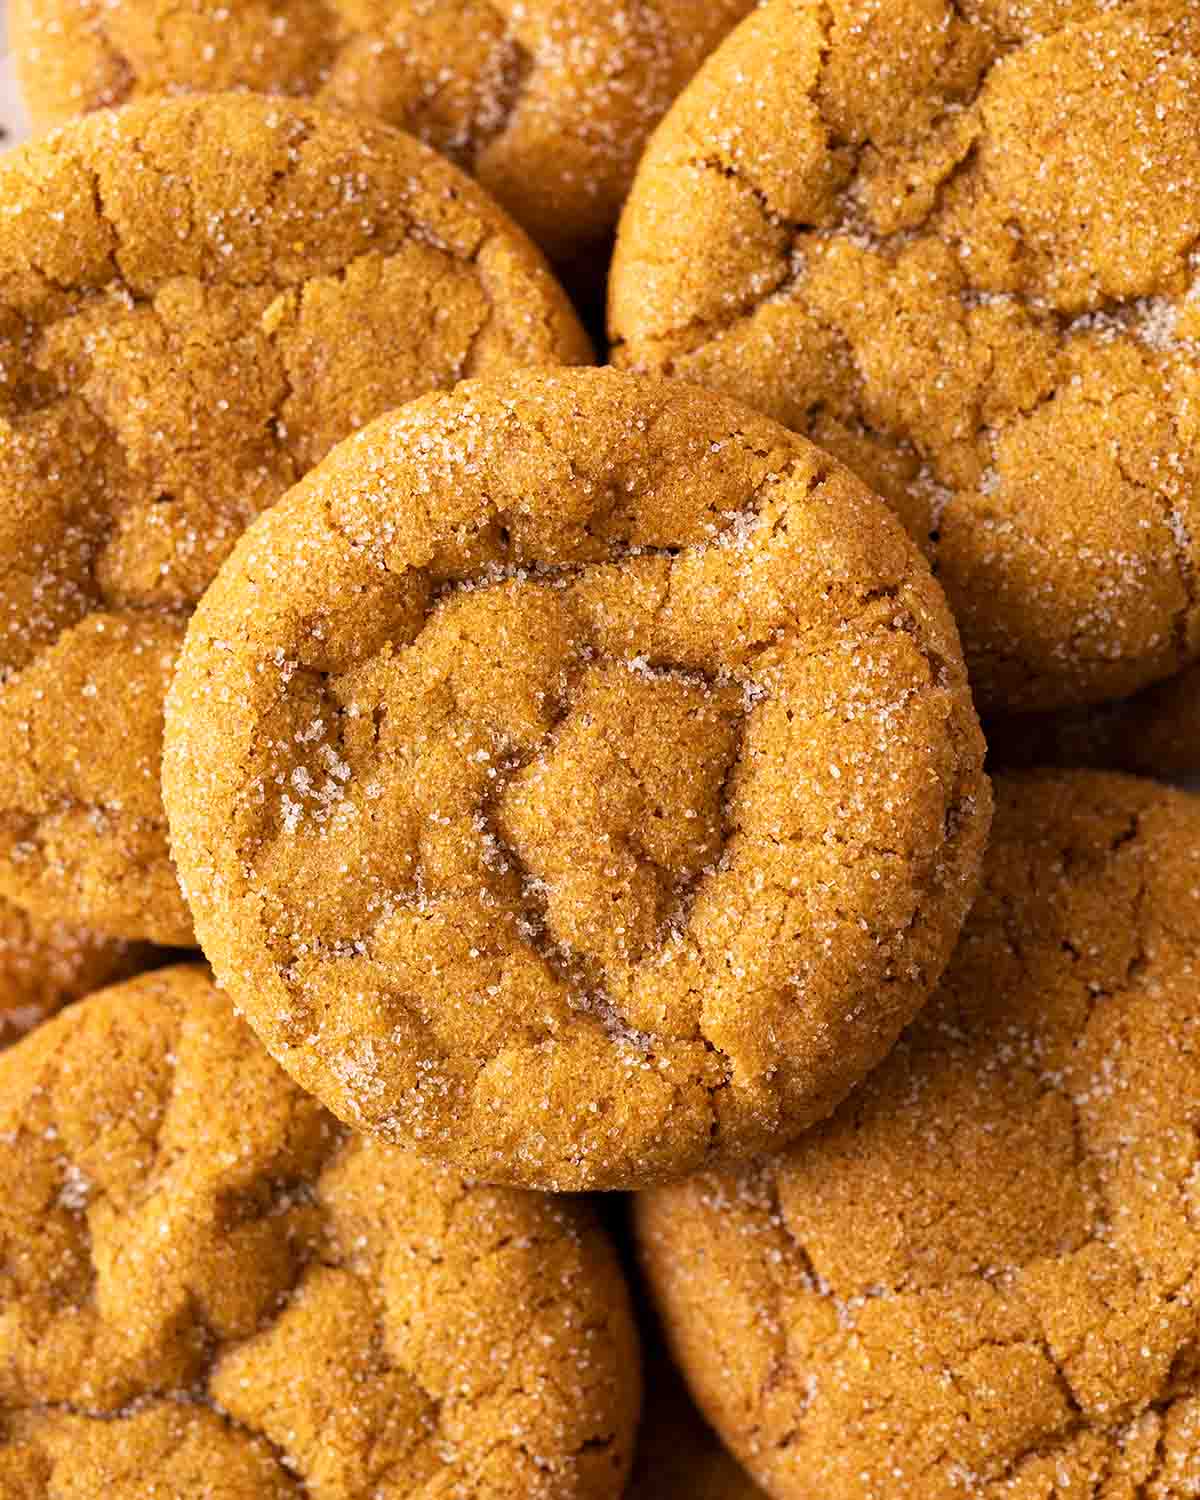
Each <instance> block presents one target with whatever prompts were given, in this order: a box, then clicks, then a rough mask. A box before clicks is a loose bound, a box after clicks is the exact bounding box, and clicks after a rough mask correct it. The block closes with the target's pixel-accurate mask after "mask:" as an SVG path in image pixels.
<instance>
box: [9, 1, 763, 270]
mask: <svg viewBox="0 0 1200 1500" xmlns="http://www.w3.org/2000/svg"><path fill="white" fill-rule="evenodd" d="M754 3H755V0H709V3H707V4H701V3H699V0H631V3H629V0H627V3H622V4H617V3H616V0H590V3H589V4H587V5H577V4H572V3H570V0H528V3H523V4H516V3H514V0H502V3H497V0H375V3H371V4H362V3H357V0H335V3H334V4H332V5H326V4H323V3H319V0H277V3H272V4H254V5H246V4H242V5H236V6H232V7H231V6H229V5H225V4H221V3H219V0H192V3H190V4H189V5H187V6H186V7H183V8H181V7H178V6H173V5H171V4H168V3H165V0H118V3H116V4H112V3H104V0H20V3H18V4H15V5H14V6H13V7H12V8H11V15H12V19H11V22H10V36H11V38H12V44H13V48H14V51H15V53H16V58H17V68H18V72H19V75H20V78H21V81H22V85H23V88H24V91H25V96H26V99H27V101H28V103H29V106H30V108H31V111H32V113H33V115H34V118H35V120H37V121H38V122H39V123H40V124H43V125H48V124H53V123H57V122H59V121H62V120H64V119H66V118H68V117H69V116H71V115H74V114H78V113H80V112H82V111H85V110H91V109H96V108H98V107H100V106H101V105H110V104H119V103H123V102H125V101H126V100H129V99H133V98H139V97H142V96H145V95H146V94H150V93H155V92H161V91H166V92H172V93H177V92H179V91H181V90H189V91H190V90H212V89H230V88H249V89H258V90H261V91H263V92H265V93H270V94H291V95H301V96H304V97H306V98H311V99H314V100H315V101H316V102H318V103H320V104H327V105H332V106H335V107H337V108H340V109H346V110H350V111H353V112H354V113H356V114H359V115H365V116H369V117H372V118H375V119H379V120H383V121H384V122H385V123H387V124H389V125H396V126H399V127H401V128H402V129H404V130H409V131H411V132H412V133H413V134H414V135H417V136H420V137H421V139H422V140H425V141H427V142H428V143H429V145H431V146H433V147H435V148H436V149H437V150H438V151H441V152H444V153H445V154H446V155H447V156H449V157H450V158H451V159H452V160H454V161H456V162H457V163H458V164H459V165H460V166H461V167H463V168H464V169H465V170H467V171H469V172H470V173H472V175H473V176H475V177H477V178H478V179H479V181H480V182H482V183H483V185H484V186H485V187H486V188H487V189H488V190H489V191H490V192H491V193H493V194H494V195H495V197H496V198H497V199H498V200H499V201H500V202H501V203H502V204H503V205H504V207H505V208H507V209H508V211H509V213H511V214H512V216H513V217H514V218H515V219H516V220H517V221H518V222H519V223H520V224H522V225H524V227H525V228H526V229H527V230H528V231H529V233H530V234H531V235H532V236H533V237H534V239H536V240H538V241H540V243H541V244H542V245H543V246H544V247H545V249H546V250H547V251H548V252H549V253H550V254H551V255H553V256H555V257H556V258H558V259H563V260H567V259H575V258H577V257H579V256H581V255H582V254H583V253H585V252H586V251H587V250H588V249H589V248H591V247H593V246H594V245H595V244H596V243H597V242H598V241H600V240H602V239H603V238H604V237H605V236H607V235H608V234H609V232H610V231H611V229H612V227H613V225H614V224H615V223H616V220H617V214H618V212H619V210H620V207H621V203H622V201H623V199H624V197H625V194H626V193H627V192H628V190H629V184H630V182H631V181H632V179H633V172H634V167H635V166H636V164H637V159H638V156H639V155H640V154H641V150H642V147H643V146H644V145H645V143H646V139H647V137H648V136H649V134H650V131H651V129H652V128H653V126H654V125H655V124H656V123H657V122H658V120H659V119H660V117H661V116H662V115H663V113H664V112H665V110H666V108H667V106H668V105H669V104H670V102H671V100H672V99H673V98H674V97H675V95H676V94H677V93H678V92H679V90H680V89H681V88H682V87H683V85H684V84H685V83H686V82H687V80H688V79H689V78H690V77H691V75H692V74H693V73H694V72H695V70H696V67H697V65H698V64H699V62H700V61H701V59H702V58H703V57H704V56H705V55H706V54H707V53H708V52H709V51H710V50H711V49H712V48H713V47H714V46H715V45H716V44H717V42H718V41H720V39H721V38H722V37H723V36H724V35H725V33H726V32H727V31H728V30H729V29H730V27H732V26H733V25H734V24H735V23H736V22H737V21H740V20H741V18H742V17H743V16H744V15H746V13H747V12H748V11H749V10H750V9H751V8H752V6H753V4H754Z"/></svg>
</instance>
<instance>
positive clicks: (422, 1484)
mask: <svg viewBox="0 0 1200 1500" xmlns="http://www.w3.org/2000/svg"><path fill="white" fill-rule="evenodd" d="M0 1173H2V1175H3V1181H4V1183H5V1190H4V1194H3V1196H2V1200H0V1497H3V1500H18V1497H19V1500H66V1497H75V1496H78V1497H80V1500H83V1497H87V1500H95V1497H96V1496H99V1495H105V1496H112V1500H135V1497H139V1500H140V1497H142V1496H145V1495H147V1494H149V1493H150V1490H149V1489H148V1488H147V1484H148V1482H149V1481H148V1476H152V1478H153V1481H154V1484H153V1485H152V1486H151V1488H153V1489H154V1493H156V1494H159V1493H161V1494H164V1495H170V1496H171V1497H173V1500H209V1497H212V1496H220V1497H221V1500H241V1497H246V1500H250V1497H255V1500H258V1497H263V1496H266V1497H271V1500H275V1497H280V1500H282V1497H287V1500H302V1497H309V1500H418V1497H422V1500H442V1497H450V1496H452V1495H460V1494H462V1495H466V1494H469V1495H471V1496H473V1497H474V1496H477V1497H479V1500H528V1497H534V1500H571V1497H577V1500H612V1497H613V1496H615V1495H617V1494H619V1493H620V1490H621V1486H622V1484H623V1482H624V1478H625V1474H626V1471H627V1469H628V1465H629V1455H630V1449H631V1446H632V1436H633V1427H634V1424H635V1421H636V1415H637V1407H638V1402H639V1398H640V1391H639V1376H638V1356H637V1348H636V1339H635V1334H634V1330H633V1323H632V1318H631V1314H630V1310H629V1306H628V1298H627V1294H626V1291H625V1287H624V1283H623V1281H622V1278H621V1274H620V1271H619V1269H618V1266H617V1263H616V1259H615V1256H614V1254H613V1252H612V1249H611V1246H610V1245H609V1244H608V1243H607V1241H606V1240H605V1238H604V1236H603V1235H602V1233H601V1232H600V1230H599V1229H598V1228H597V1227H596V1225H595V1223H594V1222H593V1220H592V1218H591V1216H590V1214H589V1212H588V1210H587V1209H586V1208H585V1207H584V1206H583V1205H581V1204H578V1203H575V1202H567V1201H555V1200H552V1199H549V1198H546V1197H542V1196H537V1195H533V1194H526V1193H519V1192H514V1191H512V1190H511V1189H504V1188H501V1189H492V1188H483V1187H477V1186H471V1185H468V1184H467V1183H465V1182H463V1181H462V1180H461V1179H460V1178H459V1177H457V1176H455V1175H453V1174H452V1173H451V1172H448V1171H446V1170H444V1169H442V1168H437V1167H431V1166H428V1165H425V1164H423V1163H420V1162H418V1161H417V1160H416V1159H415V1158H414V1157H411V1156H408V1155H406V1154H404V1153H403V1152H400V1151H397V1150H396V1149H395V1148H393V1147H390V1146H386V1145H384V1144H382V1143H381V1142H378V1141H369V1140H365V1139H362V1138H360V1137H354V1136H351V1135H350V1134H349V1133H348V1132H347V1131H346V1130H345V1129H344V1128H343V1127H342V1126H340V1125H339V1124H338V1123H337V1122H336V1121H335V1120H333V1119H332V1117H331V1116H329V1115H328V1114H327V1113H326V1112H325V1111H324V1110H323V1109H322V1108H321V1107H320V1105H319V1104H318V1103H317V1102H316V1100H314V1099H312V1098H311V1097H309V1096H308V1095H306V1094H304V1093H303V1092H301V1090H300V1089H299V1088H297V1086H296V1085H295V1084H294V1083H293V1082H292V1081H291V1080H290V1079H289V1078H288V1077H287V1076H286V1074H284V1073H283V1072H282V1071H281V1070H280V1069H279V1068H278V1067H277V1066H276V1065H275V1064H274V1063H273V1062H272V1061H271V1059H270V1058H269V1057H268V1056H267V1054H266V1053H265V1052H264V1051H263V1049H262V1047H261V1046H260V1045H259V1043H258V1042H257V1041H256V1039H255V1038H254V1036H253V1034H252V1033H251V1031H250V1030H249V1028H248V1027H246V1026H245V1025H244V1024H243V1023H242V1022H241V1021H239V1020H238V1019H236V1017H235V1016H234V1014H233V1010H232V1007H231V1005H230V1004H229V1001H228V999H227V998H226V997H225V996H224V995H222V994H221V993H220V991H218V990H217V989H216V988H215V987H214V985H213V984H212V982H211V980H210V979H209V978H208V977H207V975H206V974H205V972H204V971H203V970H202V969H200V968H174V969H164V970H160V971H159V972H158V973H156V974H153V975H148V976H143V977H142V978H139V979H135V980H132V981H130V982H128V983H127V984H124V985H120V986H117V987H115V988H113V989H110V990H106V991H102V992H100V993H99V994H97V995H93V996H91V997H89V998H88V999H87V1000H84V1001H82V1002H81V1003H80V1004H79V1005H77V1006H74V1007H72V1008H71V1009H70V1010H68V1011H65V1012H64V1013H63V1014H62V1015H60V1016H58V1017H56V1018H55V1019H54V1020H52V1021H50V1022H48V1023H47V1024H46V1025H45V1026H43V1027H41V1028H40V1029H39V1030H38V1031H37V1032H35V1033H34V1034H33V1035H32V1036H30V1037H27V1038H26V1039H25V1040H24V1041H22V1042H20V1043H18V1044H17V1046H16V1047H14V1048H12V1049H10V1050H9V1051H8V1052H7V1053H6V1054H5V1055H4V1057H3V1058H0Z"/></svg>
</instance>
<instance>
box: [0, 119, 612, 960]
mask: <svg viewBox="0 0 1200 1500" xmlns="http://www.w3.org/2000/svg"><path fill="white" fill-rule="evenodd" d="M0 202H2V203H3V205H4V212H3V214H2V215H0V737H2V739H3V743H4V745H5V747H6V754H5V755H4V757H3V760H2V763H0V894H2V895H3V896H5V897H7V898H9V899H11V900H13V901H16V902H17V903H19V904H21V905H23V906H25V907H27V908H28V909H29V910H32V911H35V912H38V913H40V914H42V915H45V916H48V917H49V916H53V917H58V918H62V919H63V920H78V921H82V922H84V923H85V924H87V925H88V926H91V927H94V928H96V929H97V930H98V931H102V932H106V933H111V934H114V935H116V936H122V937H146V938H150V939H152V940H154V941H156V942H164V943H177V944H187V943H188V942H190V940H191V919H190V916H189V914H188V912H187V910H186V907H185V906H184V903H183V900H182V897H181V895H180V892H179V889H178V885H177V882H176V879H175V873H174V871H173V869H172V868H171V864H170V860H169V858H168V855H167V844H166V819H165V816H164V814H163V810H162V801H161V796H160V792H159V764H160V760H161V754H162V700H163V696H164V693H165V690H166V685H167V682H168V680H169V677H170V674H171V671H172V668H173V664H174V660H175V655H176V653H177V651H178V648H179V646H180V643H181V642H182V639H183V628H184V624H185V622H186V618H187V614H188V612H189V611H190V609H191V608H192V606H193V605H194V604H195V602H196V600H197V599H198V598H199V597H200V595H201V593H203V591H204V589H205V587H206V586H207V585H208V582H209V580H210V579H211V578H212V576H213V574H214V573H215V572H216V570H217V568H218V566H219V564H220V563H221V561H222V559H223V558H224V557H225V556H226V555H227V554H228V552H229V550H230V549H231V547H232V546H233V543H234V542H235V540H236V539H237V537H238V536H239V535H240V534H241V532H242V530H243V528H244V527H245V525H246V524H247V522H248V521H249V520H250V519H251V518H252V517H253V516H255V515H256V514H257V513H258V512H259V511H260V510H262V509H263V508H264V507H266V506H269V505H270V504H272V502H274V501H275V500H276V499H278V497H279V496H280V495H281V494H282V493H283V492H284V491H285V490H286V489H287V488H288V487H289V486H290V485H291V484H293V483H294V482H295V481H296V480H297V479H299V478H300V476H301V475H302V474H304V473H305V471H306V470H307V469H309V468H310V467H311V466H312V465H313V464H315V463H316V462H317V461H318V460H319V459H320V458H322V457H323V456H324V454H325V453H326V451H327V450H328V449H329V448H330V447H331V446H332V445H333V444H334V443H335V442H336V441H337V440H338V439H340V438H342V437H344V436H345V435H346V434H347V433H348V432H350V431H352V430H353V429H354V428H356V427H358V426H361V425H362V424H363V423H364V422H366V421H368V420H369V419H371V418H372V417H375V416H377V415H378V414H379V413H380V412H381V411H384V410H386V409H387V408H389V407H391V406H395V405H397V404H398V403H400V402H403V401H406V400H408V399H410V398H411V397H413V396H416V395H420V394H421V393H423V392H425V391H428V390H433V389H437V388H439V387H446V386H450V385H453V384H454V382H455V381H456V380H458V379H459V378H460V377H461V376H464V375H471V374H484V373H487V372H489V371H495V370H501V369H507V368H509V367H511V366H514V365H519V364H536V363H543V362H557V361H562V360H566V361H572V360H579V359H583V358H585V357H586V355H587V344H586V340H585V339H584V336H583V334H582V332H581V330H580V329H579V326H578V324H577V322H576V321H575V319H574V315H573V314H572V313H571V312H570V309H569V307H568V305H567V303H566V299H565V297H564V295H563V293H562V292H561V290H560V289H559V288H558V286H557V284H556V283H555V282H554V281H553V279H552V278H551V276H550V275H549V273H548V272H547V271H546V269H545V265H544V262H543V261H542V259H541V257H540V255H539V254H538V253H537V251H535V250H534V248H533V247H532V246H531V245H530V244H529V243H528V241H527V240H526V239H525V237H524V236H523V235H522V234H521V232H520V231H519V230H518V229H517V228H516V227H515V226H514V225H513V224H511V222H510V221H509V220H508V219H507V218H505V216H504V215H503V214H502V213H501V212H500V210H499V209H497V208H496V207H495V206H494V205H493V204H492V203H491V202H490V201H489V200H488V199H487V198H486V197H485V196H484V195H483V194H482V193H481V192H480V190H479V189H478V188H477V187H476V186H475V185H474V184H473V183H472V182H470V181H469V180H468V179H467V178H465V177H463V176H462V175H461V174H460V173H458V172H457V171H456V170H455V169H454V168H452V167H451V166H449V165H448V164H447V163H445V162H443V161H441V160H440V159H439V158H437V157H436V156H434V155H433V153H432V152H430V151H428V150H427V149H426V148H425V147H424V146H422V145H420V144H419V143H418V142H416V141H414V140H411V139H410V138H408V137H406V136H402V135H400V134H398V133H396V132H393V131H390V130H386V129H384V128H383V127H380V126H369V125H366V124H363V123H360V122H357V121H353V120H350V119H348V118H346V117H344V116H341V115H336V114H332V113H324V112H321V111H316V110H312V109H309V108H306V107H302V106H299V105H290V104H286V103H282V102H278V101H276V102H267V101H266V100H262V99H255V98H252V97H250V96H237V97H235V96H232V95H225V96H219V97H214V98H208V99H203V100H180V101H160V102H150V103H146V104H137V105H131V106H129V108H128V109H126V110H123V111H120V112H118V113H116V114H112V113H106V114H99V115H94V116H92V117H90V118H89V119H87V120H84V121H81V122H78V123H77V124H75V125H72V126H69V127H65V128H64V130H63V131H61V132H58V133H56V134H54V135H52V136H50V137H48V138H47V139H46V140H43V141H40V142H35V143H34V144H32V145H29V146H27V147H24V148H22V149H21V150H20V151H18V152H15V153H14V154H13V155H12V156H10V157H8V158H6V159H5V161H4V162H3V163H2V164H0Z"/></svg>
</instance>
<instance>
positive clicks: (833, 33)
mask: <svg viewBox="0 0 1200 1500" xmlns="http://www.w3.org/2000/svg"><path fill="white" fill-rule="evenodd" d="M1198 243H1200V7H1197V6H1196V5H1195V3H1194V0H1130V3H1121V4H1112V3H1110V0H1019V3H1018V0H961V3H960V0H770V3H768V4H767V5H765V6H764V7H763V8H762V9H761V10H759V11H756V12H755V13H754V14H753V15H752V16H750V17H749V18H748V19H747V20H746V21H744V22H743V23H742V24H741V26H740V27H739V28H738V29H737V30H736V31H735V32H734V33H733V34H732V35H731V36H730V37H729V39H728V40H727V41H726V42H725V43H724V44H723V46H722V47H721V48H720V49H719V50H718V51H717V52H716V53H715V54H714V55H713V57H712V58H711V59H710V60H709V62H708V63H707V64H706V66H705V67H704V68H703V69H702V70H701V72H700V73H699V74H698V75H697V77H696V79H695V80H694V81H693V83H692V84H691V85H690V86H689V88H688V89H687V90H686V91H685V92H684V94H683V95H682V96H681V97H680V99H679V100H678V101H677V103H676V104H675V106H674V108H673V109H672V111H671V112H670V114H669V115H668V116H667V118H666V120H665V121H664V123H663V125H662V126H661V127H660V129H659V131H658V132H657V134H656V136H655V138H654V140H653V142H652V143H651V145H650V147H649V149H648V150H647V152H646V154H645V156H644V157H643V159H642V163H641V165H640V168H639V171H638V176H637V180H636V182H635V185H634V188H633V191H632V195H631V198H630V201H629V204H628V206H627V207H626V210H625V213H624V216H623V219H622V224H621V230H620V234H619V239H618V245H617V253H616V260H615V263H614V268H613V274H612V279H611V282H610V290H611V303H610V322H611V332H612V337H613V341H614V343H615V345H616V350H615V357H616V358H617V360H618V361H619V362H620V363H622V364H624V365H626V366H629V367H631V368H635V369H639V370H643V371H645V372H647V373H653V374H658V375H674V376H678V377H680V378H682V379H685V380H689V381H694V382H696V383H698V384H701V385H707V386H710V387H712V388H713V389H716V390H720V391H723V392H726V393H728V394H730V395H733V396H737V397H739V398H740V399H743V400H746V401H749V402H750V403H751V404H752V405H755V406H757V407H759V408H760V409H761V410H763V411H764V412H766V413H767V414H769V415H771V416H774V417H776V418H777V419H779V420H780V421H783V422H785V423H786V424H788V425H789V426H791V427H794V428H795V429H796V430H797V431H800V432H804V433H806V434H808V435H809V436H810V437H813V438H815V439H816V440H817V441H818V442H820V443H821V444H823V445H824V446H826V447H828V448H829V449H830V451H831V452H833V453H835V454H836V455H838V456H839V457H840V458H842V459H844V460H845V461H846V462H848V463H849V464H850V466H851V467H852V468H855V469H857V471H858V472H859V473H860V474H861V475H862V477H863V478H864V479H866V480H867V482H868V483H870V484H872V485H874V487H875V488H877V489H879V490H880V491H881V492H882V493H884V494H886V495H887V496H888V497H889V498H890V499H891V500H892V501H893V503H894V504H895V505H896V507H897V509H898V511H899V512H900V514H901V515H902V517H903V518H904V520H905V522H906V524H908V525H909V527H910V529H911V530H912V532H913V534H914V535H915V536H917V537H918V539H920V540H921V541H922V542H923V544H925V545H927V546H928V548H929V551H930V554H931V556H932V558H933V559H934V560H935V563H936V570H937V573H938V576H939V578H940V580H941V582H942V584H943V585H944V587H945V589H946V593H947V597H948V598H949V601H950V604H951V607H952V608H953V610H954V612H955V616H956V619H957V620H958V624H959V628H960V629H961V631H962V635H963V643H964V647H965V650H966V655H967V662H968V666H969V668H970V671H971V680H972V687H973V689H974V691H975V695H976V701H977V702H978V703H979V706H980V711H981V712H983V713H984V714H985V715H986V714H990V713H994V712H1000V711H1004V710H1007V711H1028V710H1045V709H1053V708H1060V707H1064V706H1067V705H1073V704H1082V703H1094V702H1099V701H1101V700H1105V699H1109V698H1118V697H1125V696H1128V695H1129V694H1131V693H1134V692H1136V691H1138V690H1139V689H1140V688H1142V687H1144V686H1146V685H1147V684H1149V683H1151V682H1154V681H1156V680H1158V679H1161V678H1164V677H1167V676H1169V675H1171V674H1172V673H1174V672H1177V671H1179V670H1181V669H1182V668H1183V667H1185V666H1187V665H1188V664H1190V663H1191V662H1193V661H1195V660H1196V659H1197V656H1198V655H1200V592H1198V589H1197V582H1196V579H1197V565H1198V562H1200V501H1198V499H1197V496H1198V495H1200V299H1198V298H1197V295H1196V292H1197V289H1198V288H1200V281H1198V279H1197V276H1198V272H1200V259H1198V254H1197V244H1198Z"/></svg>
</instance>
